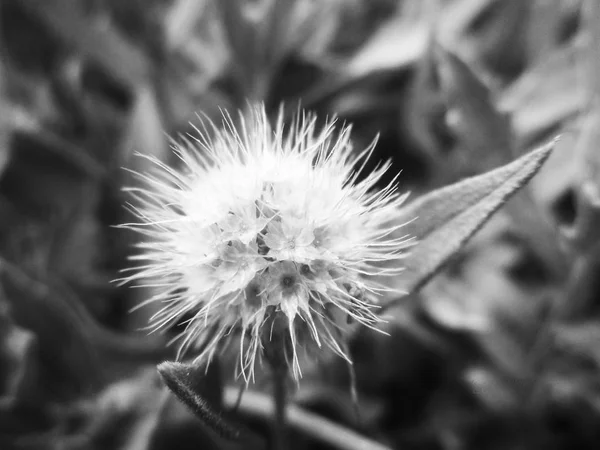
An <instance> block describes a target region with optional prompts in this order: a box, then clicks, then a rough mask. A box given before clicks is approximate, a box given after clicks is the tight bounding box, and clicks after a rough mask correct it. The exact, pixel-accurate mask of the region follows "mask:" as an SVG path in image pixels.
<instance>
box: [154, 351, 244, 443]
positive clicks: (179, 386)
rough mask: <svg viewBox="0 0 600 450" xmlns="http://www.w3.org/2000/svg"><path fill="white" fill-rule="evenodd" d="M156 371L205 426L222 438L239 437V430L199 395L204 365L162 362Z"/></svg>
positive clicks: (233, 438) (231, 438) (232, 438)
mask: <svg viewBox="0 0 600 450" xmlns="http://www.w3.org/2000/svg"><path fill="white" fill-rule="evenodd" d="M158 372H159V373H160V376H161V377H162V379H163V381H164V382H165V384H166V385H167V387H168V388H169V389H170V390H171V391H172V392H173V393H174V394H175V396H176V397H177V398H178V399H179V400H180V401H181V402H182V403H183V404H184V405H186V406H187V407H188V408H189V409H190V410H191V411H192V412H193V413H194V414H195V415H196V416H197V417H198V418H199V419H200V420H201V421H202V422H203V423H204V424H205V425H206V426H208V427H209V428H211V429H212V430H213V431H215V432H216V433H217V434H218V435H219V436H221V437H223V438H226V439H229V440H235V439H239V438H240V431H239V430H237V429H235V428H234V427H233V426H232V425H230V424H229V423H227V422H226V421H225V420H224V419H223V418H222V417H221V415H220V414H219V413H218V412H216V411H214V410H213V406H211V405H209V404H208V402H207V401H206V399H205V398H203V397H202V396H201V395H200V386H201V383H202V379H203V377H204V376H205V367H204V366H202V367H198V366H197V365H196V366H195V365H192V364H183V363H178V362H164V363H162V364H160V365H159V366H158Z"/></svg>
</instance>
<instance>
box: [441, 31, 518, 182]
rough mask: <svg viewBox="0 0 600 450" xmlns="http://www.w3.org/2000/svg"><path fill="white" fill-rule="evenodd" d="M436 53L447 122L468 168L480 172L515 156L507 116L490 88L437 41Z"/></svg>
mask: <svg viewBox="0 0 600 450" xmlns="http://www.w3.org/2000/svg"><path fill="white" fill-rule="evenodd" d="M433 56H434V58H435V61H436V69H437V73H438V79H439V82H440V87H441V91H442V95H443V97H444V103H445V104H446V108H447V113H446V122H447V125H448V127H449V129H450V130H451V131H452V132H453V134H455V135H456V136H457V137H458V138H459V140H460V143H461V144H462V145H464V147H465V150H466V151H467V152H468V156H469V157H468V159H469V166H470V167H469V168H470V169H472V170H473V171H474V172H473V173H481V172H483V171H484V170H490V169H491V168H493V167H498V166H499V165H500V164H503V163H505V162H507V161H510V160H511V159H512V155H511V149H512V139H511V138H512V136H511V129H510V124H509V121H508V118H507V117H506V116H505V115H503V114H501V113H500V112H498V110H497V109H496V107H495V105H494V103H493V99H492V95H491V92H490V90H489V89H488V87H487V86H486V85H485V84H483V82H482V81H481V80H480V78H479V77H478V76H477V75H476V74H475V73H474V72H473V71H472V70H471V68H470V67H469V66H468V65H467V64H466V63H465V62H464V61H462V60H461V59H460V58H459V57H458V56H456V55H455V54H454V53H452V52H451V51H449V50H447V49H445V48H444V47H442V46H441V45H440V44H439V43H435V44H434V47H433Z"/></svg>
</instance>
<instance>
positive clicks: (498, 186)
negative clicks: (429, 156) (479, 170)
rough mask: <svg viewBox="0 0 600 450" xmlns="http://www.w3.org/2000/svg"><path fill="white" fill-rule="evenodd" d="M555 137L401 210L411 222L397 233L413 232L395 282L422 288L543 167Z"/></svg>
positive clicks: (402, 286)
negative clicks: (500, 164)
mask: <svg viewBox="0 0 600 450" xmlns="http://www.w3.org/2000/svg"><path fill="white" fill-rule="evenodd" d="M555 142H556V140H555V141H553V142H551V143H549V144H547V145H545V146H543V147H541V148H539V149H537V150H535V151H533V152H531V153H529V154H527V155H525V156H523V157H521V158H519V159H517V160H516V161H513V162H512V163H510V164H507V165H506V166H503V167H500V168H498V169H496V170H493V171H491V172H488V173H485V174H483V175H479V176H476V177H472V178H468V179H466V180H463V181H461V182H459V183H456V184H453V185H451V186H447V187H445V188H442V189H439V190H436V191H433V192H431V193H429V194H427V195H425V196H423V197H422V198H420V199H418V200H416V201H415V202H413V203H412V204H409V205H408V206H407V207H406V208H404V209H403V210H402V215H401V219H400V220H401V221H410V223H409V224H407V225H406V226H404V227H402V233H403V234H408V235H410V236H414V237H415V238H416V239H417V241H418V244H417V245H415V247H414V248H413V250H412V251H411V254H410V255H409V257H407V258H406V262H405V264H406V265H405V271H404V272H403V274H402V275H401V276H400V277H399V280H398V283H399V285H398V287H399V288H401V289H403V290H406V291H409V292H412V291H415V290H417V289H419V288H420V287H422V286H423V285H424V284H425V283H426V282H427V281H429V280H430V279H431V277H433V276H434V275H435V274H436V273H437V272H438V271H439V270H440V268H441V267H442V266H443V265H444V264H445V263H446V262H447V261H448V260H449V259H450V258H451V257H452V256H453V255H454V254H455V253H456V252H457V251H458V250H460V249H461V247H462V246H463V245H465V243H466V242H467V241H468V240H469V238H470V237H471V236H473V234H474V233H475V232H476V231H478V230H479V229H480V228H481V227H482V226H483V224H485V222H486V221H487V220H488V219H489V218H490V217H491V216H492V214H494V213H495V212H496V211H497V210H498V209H499V208H500V207H501V206H502V205H503V204H504V203H505V202H506V201H507V200H508V199H509V198H510V197H511V196H512V195H514V194H515V193H516V192H517V191H518V190H519V189H521V188H522V187H523V186H524V185H525V184H526V183H527V182H528V181H529V180H530V179H531V178H532V177H533V176H534V175H535V174H536V173H537V172H538V170H539V169H540V168H541V167H542V164H543V163H544V162H545V161H546V159H547V158H548V156H550V153H551V151H552V149H553V147H554V144H555Z"/></svg>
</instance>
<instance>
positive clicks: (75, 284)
mask: <svg viewBox="0 0 600 450" xmlns="http://www.w3.org/2000/svg"><path fill="white" fill-rule="evenodd" d="M0 55H1V57H0V448H1V449H3V450H4V449H52V450H54V449H57V450H58V449H68V450H84V449H85V450H87V449H90V450H91V449H98V450H100V449H119V450H121V449H122V450H133V449H135V450H143V449H152V450H162V449H170V448H178V449H187V448H190V449H191V448H230V447H231V446H233V444H227V445H229V446H230V447H227V446H225V447H224V445H225V444H223V443H222V442H220V441H219V439H217V438H215V436H213V435H212V434H211V432H209V431H208V430H206V429H204V428H203V427H202V426H201V424H200V422H199V421H198V420H197V419H195V418H194V417H193V416H192V415H191V414H190V413H188V412H187V411H186V410H185V409H184V408H183V407H182V406H181V405H180V404H179V403H178V402H177V401H176V400H175V399H174V398H173V397H171V396H167V395H165V393H164V390H163V388H162V386H161V383H160V381H159V380H158V376H157V374H156V369H155V366H156V364H157V363H159V362H161V361H163V360H165V359H169V358H171V359H172V358H173V357H174V350H175V349H173V348H170V347H167V346H165V343H166V342H167V341H168V340H169V337H170V336H169V334H168V333H167V334H166V335H154V334H153V335H150V336H148V335H147V332H146V331H144V330H143V327H144V326H145V325H146V324H147V320H148V318H149V317H150V316H151V315H152V313H153V310H152V307H148V308H141V309H139V310H136V311H134V312H129V311H130V309H131V308H132V307H134V306H135V305H136V304H138V303H139V302H140V301H142V300H143V299H145V298H148V296H149V295H151V292H149V289H131V288H129V287H118V286H117V285H115V284H114V283H111V280H114V279H115V278H117V277H118V276H119V275H118V271H119V270H120V269H122V268H123V267H125V266H127V262H126V257H127V255H128V253H130V251H131V246H132V245H133V244H135V242H136V240H137V239H139V237H138V236H135V235H132V234H131V233H129V232H128V231H127V230H123V229H117V228H114V227H112V226H113V225H116V224H120V223H124V222H127V221H129V220H130V219H131V217H129V216H128V214H129V213H128V212H127V211H126V210H125V208H124V207H123V205H124V203H125V202H126V200H127V198H126V196H125V194H123V193H122V191H121V189H122V188H123V187H124V186H132V185H135V183H136V182H137V181H136V180H135V179H134V178H133V177H132V176H131V175H130V174H129V173H128V172H127V171H125V170H123V169H122V168H123V167H127V168H130V169H133V170H136V171H144V170H145V167H144V164H147V162H146V161H145V160H144V159H143V158H134V157H132V155H133V153H134V152H135V151H139V152H143V153H146V154H151V155H153V156H155V157H156V158H158V159H160V160H162V161H164V162H166V163H168V164H176V161H174V158H173V155H172V154H171V151H170V149H169V143H168V136H176V135H177V134H178V133H186V132H189V131H191V130H192V128H191V126H190V124H189V123H190V122H192V123H198V119H197V117H196V114H202V115H206V116H208V117H210V118H213V119H215V120H218V117H219V114H220V112H219V108H224V109H227V110H230V111H234V110H236V109H239V108H241V109H244V108H246V107H247V105H248V103H247V102H248V100H250V101H264V102H265V103H266V105H267V108H268V111H270V112H271V113H273V114H276V112H277V110H278V108H279V105H280V103H281V102H285V104H286V105H288V106H289V110H290V112H294V111H295V110H296V108H297V106H298V105H300V106H302V107H305V108H308V109H311V110H314V111H317V112H319V113H320V114H321V115H322V117H325V116H327V115H329V116H331V115H332V114H337V115H338V116H340V117H341V118H342V119H343V120H346V121H348V122H351V123H353V124H354V134H353V136H354V140H355V141H356V147H357V148H362V147H364V146H365V145H367V144H368V143H369V142H370V141H371V140H372V139H373V138H374V137H375V135H376V134H377V133H379V134H380V138H379V142H378V144H377V147H376V150H375V155H374V158H373V159H372V160H371V161H372V163H373V164H375V162H376V161H377V160H380V159H389V158H391V159H392V161H393V170H392V172H393V173H392V172H390V176H393V174H394V173H396V172H397V171H399V170H402V175H401V177H400V184H401V189H402V190H410V191H411V192H412V195H411V198H414V197H416V196H417V195H419V194H421V193H425V192H428V191H430V190H432V189H434V188H437V187H440V186H443V185H446V184H448V183H452V182H454V181H457V180H460V179H461V178H463V177H465V176H469V175H474V174H478V173H481V172H484V171H486V170H489V169H492V168H494V167H497V166H500V165H502V164H505V163H507V162H509V161H511V160H513V159H514V158H516V157H517V156H519V155H520V154H522V153H524V152H526V151H528V150H529V149H531V148H532V147H533V146H535V145H537V144H538V143H541V142H544V141H545V140H547V139H549V138H551V137H553V136H555V135H556V134H558V133H563V137H562V140H561V141H560V143H559V145H558V148H557V149H556V151H555V152H554V155H553V156H552V158H551V159H550V161H549V162H548V163H547V164H546V166H545V167H544V169H543V170H542V171H541V172H540V174H539V175H538V176H537V177H536V178H535V179H534V180H533V182H532V183H531V185H530V187H529V188H528V189H527V190H526V191H523V192H521V193H520V194H518V196H517V197H516V198H514V199H513V200H511V201H510V202H509V204H507V205H506V207H505V208H503V209H502V211H501V212H500V213H499V214H497V215H496V216H495V217H494V219H493V220H492V221H491V222H490V223H489V224H488V225H486V226H485V227H484V229H483V230H482V231H481V232H480V233H479V235H478V236H477V237H476V238H475V239H474V240H473V242H471V244H469V245H468V246H467V248H465V249H464V250H463V251H462V252H461V253H460V254H459V255H458V256H457V257H456V258H455V259H454V260H453V262H452V264H450V265H449V266H448V267H447V269H446V270H444V272H443V273H442V274H440V275H439V276H438V277H437V278H436V279H435V280H434V281H433V282H431V283H430V284H429V285H427V286H426V287H425V288H424V289H423V290H422V291H421V292H419V293H418V294H414V295H411V296H408V297H405V298H403V299H402V300H400V301H399V302H398V303H397V305H396V306H395V307H394V308H392V309H391V310H390V311H389V316H390V319H389V322H388V323H387V324H386V325H385V329H386V331H387V332H388V333H389V334H390V336H385V335H381V334H377V333H373V332H371V331H367V330H363V331H361V332H359V333H358V334H356V335H355V336H353V338H352V341H351V347H352V354H353V358H354V360H355V368H356V375H357V383H358V392H359V398H360V406H359V408H360V411H361V420H357V418H356V416H355V414H354V413H353V408H352V401H351V396H350V391H349V388H348V385H349V380H348V375H347V370H346V367H345V363H344V362H343V361H341V360H336V359H332V360H331V361H324V362H323V363H322V364H320V365H316V366H314V367H309V368H308V369H307V370H306V371H305V376H304V379H303V381H302V383H301V385H300V387H299V389H298V390H297V392H296V393H295V402H296V403H297V404H299V405H301V406H302V407H304V408H305V409H307V410H310V411H313V412H314V413H315V414H318V415H320V416H322V417H325V418H328V419H330V420H333V421H334V422H337V423H338V424H340V425H343V426H345V427H348V428H350V429H353V430H356V431H358V432H360V433H363V434H365V435H368V436H371V437H372V438H373V439H375V440H379V441H381V442H384V443H386V444H387V445H389V446H390V447H392V448H398V449H409V450H410V449H415V450H421V449H440V450H462V449H465V450H469V449H478V450H485V449H545V450H546V449H549V450H552V449H574V448H577V449H586V448H589V449H595V448H598V447H599V446H600V426H599V425H600V377H599V375H600V301H599V298H598V294H599V293H600V282H599V278H598V272H599V270H600V247H599V245H598V243H599V242H600V171H599V170H600V152H599V151H598V148H597V142H598V137H599V136H598V135H599V134H600V77H599V76H598V74H600V3H599V2H598V1H597V0H531V1H522V0H430V1H419V0H279V1H276V2H273V1H271V0H144V1H142V0H126V1H125V0H0ZM388 181H389V180H388ZM384 182H385V180H384ZM230 373H231V370H230V368H229V362H228V361H223V362H222V365H221V367H220V368H219V367H217V365H215V366H214V367H213V368H211V370H210V371H209V372H208V373H207V375H206V377H205V378H204V381H203V382H202V383H204V384H203V385H202V386H201V387H200V388H201V389H202V390H203V392H205V396H206V398H207V399H208V400H209V401H210V402H212V404H213V405H214V406H215V407H216V408H217V409H228V408H231V406H232V405H231V404H230V403H231V402H229V404H223V400H222V393H223V390H224V389H227V388H228V386H232V383H233V382H234V380H233V379H232V377H231V376H230V375H229V374H230ZM252 389H253V390H255V391H258V392H259V393H260V392H264V393H265V395H268V391H269V389H270V386H269V383H268V382H265V381H264V380H262V381H261V379H260V377H259V382H258V383H257V385H255V386H252ZM231 416H232V418H233V419H232V420H235V421H237V422H239V423H240V424H242V425H243V426H245V427H247V428H248V429H249V430H250V432H251V433H253V434H254V435H255V438H256V439H254V440H253V441H252V443H250V442H249V441H248V442H245V443H244V444H242V446H241V448H265V446H266V440H265V436H267V435H268V434H267V431H266V430H267V423H266V421H265V418H264V417H263V418H261V417H256V416H253V415H252V414H250V413H248V412H247V411H246V412H245V411H244V409H243V408H241V410H240V411H238V413H237V414H233V413H231ZM292 442H293V444H294V445H293V448H298V449H303V448H329V447H326V446H325V445H324V444H322V443H317V442H316V441H315V439H314V438H313V437H312V436H311V435H310V433H300V432H296V435H295V436H294V439H293V441H292ZM231 448H233V447H231Z"/></svg>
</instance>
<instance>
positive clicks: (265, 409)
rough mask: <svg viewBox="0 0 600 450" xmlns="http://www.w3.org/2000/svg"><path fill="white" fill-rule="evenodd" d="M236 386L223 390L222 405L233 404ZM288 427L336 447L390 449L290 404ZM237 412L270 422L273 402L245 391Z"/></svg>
mask: <svg viewBox="0 0 600 450" xmlns="http://www.w3.org/2000/svg"><path fill="white" fill-rule="evenodd" d="M237 394H238V392H237V389H236V388H233V387H227V388H226V389H225V399H224V400H225V404H226V405H227V406H228V407H231V406H233V404H234V403H235V402H236V401H237ZM286 410H287V411H286V412H287V419H288V423H289V427H290V428H292V429H294V430H296V432H300V433H301V434H304V435H306V436H310V437H311V438H313V439H315V440H317V441H320V442H323V443H325V444H326V445H327V446H328V447H331V448H335V449H338V450H391V448H390V447H387V446H385V445H383V444H381V443H379V442H377V441H374V440H371V439H369V438H367V437H366V436H363V435H361V434H358V433H356V432H355V431H353V430H351V429H348V428H346V427H343V426H341V425H339V424H337V423H334V422H332V421H330V420H328V419H326V418H325V417H322V416H319V415H317V414H314V413H312V412H310V411H306V410H304V409H302V408H301V407H299V406H297V405H294V404H291V405H288V406H287V408H286ZM239 411H240V413H242V414H243V415H246V416H250V417H255V418H259V419H262V420H265V421H267V420H268V421H270V420H272V418H273V415H274V413H275V411H274V408H273V402H271V401H270V398H269V397H267V396H266V395H265V394H263V393H261V392H256V391H252V390H248V391H246V392H245V393H244V398H243V399H242V401H241V403H240V409H239Z"/></svg>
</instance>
